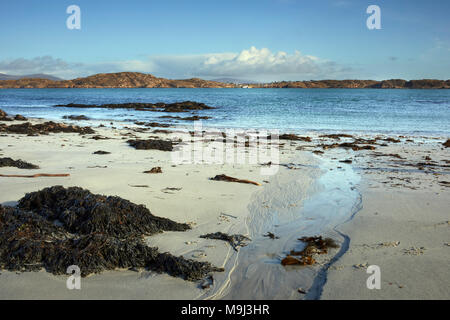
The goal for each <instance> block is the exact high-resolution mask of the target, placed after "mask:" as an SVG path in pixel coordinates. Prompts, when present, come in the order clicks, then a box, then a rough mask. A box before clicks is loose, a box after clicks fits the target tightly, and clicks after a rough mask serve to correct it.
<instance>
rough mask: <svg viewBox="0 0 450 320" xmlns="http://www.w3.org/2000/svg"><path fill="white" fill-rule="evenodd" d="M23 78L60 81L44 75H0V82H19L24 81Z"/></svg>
mask: <svg viewBox="0 0 450 320" xmlns="http://www.w3.org/2000/svg"><path fill="white" fill-rule="evenodd" d="M25 78H31V79H47V80H54V81H59V80H62V79H61V78H58V77H55V76H51V75H49V74H44V73H36V74H27V75H23V76H14V75H10V74H4V73H0V80H19V79H25Z"/></svg>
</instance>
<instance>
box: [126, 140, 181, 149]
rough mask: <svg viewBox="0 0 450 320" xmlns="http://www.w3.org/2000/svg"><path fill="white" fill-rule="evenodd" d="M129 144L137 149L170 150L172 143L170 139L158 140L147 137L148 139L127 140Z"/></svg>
mask: <svg viewBox="0 0 450 320" xmlns="http://www.w3.org/2000/svg"><path fill="white" fill-rule="evenodd" d="M127 142H128V144H129V145H130V146H132V147H133V148H135V149H137V150H150V149H155V150H161V151H172V150H173V143H172V141H166V140H159V139H153V140H152V139H149V140H128V141H127Z"/></svg>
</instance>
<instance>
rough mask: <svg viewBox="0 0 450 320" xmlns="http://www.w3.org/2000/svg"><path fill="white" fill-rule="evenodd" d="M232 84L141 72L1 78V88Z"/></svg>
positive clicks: (209, 85) (219, 86)
mask: <svg viewBox="0 0 450 320" xmlns="http://www.w3.org/2000/svg"><path fill="white" fill-rule="evenodd" d="M228 87H234V85H232V84H226V83H221V82H215V81H209V80H202V79H198V78H191V79H183V80H170V79H165V78H157V77H155V76H153V75H151V74H145V73H140V72H118V73H99V74H94V75H92V76H89V77H85V78H76V79H73V80H56V81H55V80H49V79H32V78H23V79H18V80H0V88H228Z"/></svg>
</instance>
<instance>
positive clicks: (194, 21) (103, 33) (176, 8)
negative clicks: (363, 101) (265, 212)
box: [0, 0, 450, 81]
mask: <svg viewBox="0 0 450 320" xmlns="http://www.w3.org/2000/svg"><path fill="white" fill-rule="evenodd" d="M72 4H75V5H78V6H79V7H80V9H81V29H80V30H69V29H68V28H67V27H66V19H67V18H68V16H69V14H67V13H66V8H67V7H68V6H69V5H72ZM372 4H374V5H378V6H379V7H380V9H381V27H382V28H381V29H380V30H369V29H368V28H367V27H366V20H367V18H368V17H369V14H367V13H366V8H367V7H368V6H369V5H372ZM449 13H450V1H448V0H442V1H441V0H430V1H416V0H409V1H406V0H388V1H381V0H370V1H363V0H317V1H312V0H309V1H307V0H258V1H252V0H246V1H242V0H241V1H233V0H227V1H215V0H209V1H203V0H190V1H187V0H183V1H175V0H165V1H153V0H147V1H133V0H128V1H114V0H110V1H98V0H96V1H93V0H90V1H85V0H71V1H65V0H53V1H51V0H40V1H38V0H35V1H23V0H22V1H1V2H0V30H1V31H0V44H1V48H0V73H8V74H29V73H49V74H53V75H57V76H60V77H63V78H73V77H77V76H86V75H90V74H93V73H98V72H118V71H141V72H148V73H152V74H154V75H156V76H163V77H169V78H189V77H202V78H206V79H213V78H222V77H232V78H239V79H248V80H259V81H273V80H282V79H285V80H309V79H325V78H330V79H344V78H358V79H378V80H379V79H387V78H405V79H413V78H415V79H416V78H440V79H448V78H450V58H449V57H450V22H449V21H450V19H449V18H448V14H449Z"/></svg>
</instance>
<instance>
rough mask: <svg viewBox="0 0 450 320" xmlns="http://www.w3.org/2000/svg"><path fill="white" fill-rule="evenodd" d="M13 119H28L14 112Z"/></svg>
mask: <svg viewBox="0 0 450 320" xmlns="http://www.w3.org/2000/svg"><path fill="white" fill-rule="evenodd" d="M14 120H17V121H27V120H28V119H27V118H25V117H24V116H22V115H20V114H16V115H15V117H14Z"/></svg>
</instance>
